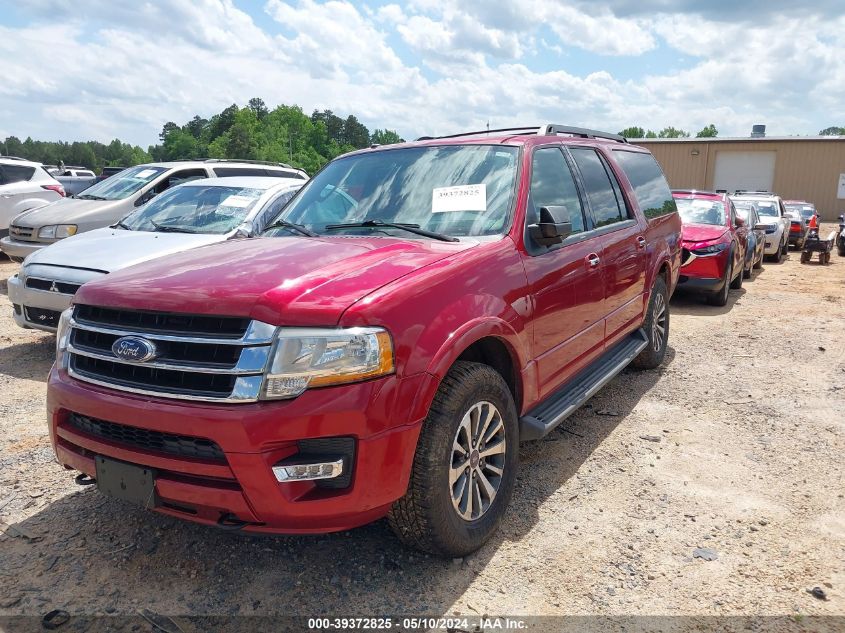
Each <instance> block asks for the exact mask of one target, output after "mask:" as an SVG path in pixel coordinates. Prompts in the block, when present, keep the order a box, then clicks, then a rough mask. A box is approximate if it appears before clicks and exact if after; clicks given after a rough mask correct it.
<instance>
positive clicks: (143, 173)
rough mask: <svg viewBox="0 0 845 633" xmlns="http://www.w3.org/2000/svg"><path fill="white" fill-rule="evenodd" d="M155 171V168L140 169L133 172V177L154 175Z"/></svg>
mask: <svg viewBox="0 0 845 633" xmlns="http://www.w3.org/2000/svg"><path fill="white" fill-rule="evenodd" d="M156 173H157V172H156V170H155V169H142V170H141V171H139V172H138V173H137V174H135V178H149V177H150V176H154V175H155V174H156Z"/></svg>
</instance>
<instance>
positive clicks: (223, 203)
mask: <svg viewBox="0 0 845 633" xmlns="http://www.w3.org/2000/svg"><path fill="white" fill-rule="evenodd" d="M265 191H266V189H252V188H248V187H235V186H227V187H221V186H215V185H182V186H180V187H173V188H172V189H168V190H167V191H165V192H164V193H162V194H161V195H160V196H157V197H155V198H153V199H152V200H151V201H150V202H149V203H147V204H145V205H144V206H143V207H141V208H139V209H138V210H136V211H134V212H133V213H130V214H129V215H128V216H126V217H125V218H124V219H123V220H122V221H121V224H120V226H122V227H124V228H128V229H130V230H132V231H177V232H184V233H211V234H223V233H228V232H229V231H232V230H234V229H235V228H237V226H238V225H239V224H241V223H242V222H243V221H244V220H245V219H246V217H247V215H248V214H249V212H250V211H251V210H252V208H253V207H254V206H255V203H256V202H258V199H259V198H260V197H261V196H262V195H263V194H264V192H265Z"/></svg>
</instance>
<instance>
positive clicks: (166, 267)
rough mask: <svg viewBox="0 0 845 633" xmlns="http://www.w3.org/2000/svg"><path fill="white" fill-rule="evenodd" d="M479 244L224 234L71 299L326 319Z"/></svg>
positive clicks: (297, 320)
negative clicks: (231, 236)
mask: <svg viewBox="0 0 845 633" xmlns="http://www.w3.org/2000/svg"><path fill="white" fill-rule="evenodd" d="M476 244H477V242H474V241H466V242H463V241H462V242H435V241H424V240H401V239H394V238H373V237H337V238H332V237H325V238H322V237H321V238H306V237H273V238H256V239H251V240H236V241H229V242H224V243H222V244H214V245H211V246H206V247H203V248H201V249H197V250H192V251H190V252H185V253H179V254H176V255H172V256H170V257H165V258H163V259H160V260H157V261H151V262H146V263H143V264H139V265H138V266H133V267H131V268H127V269H124V270H121V271H118V272H116V273H114V274H111V275H108V276H107V277H103V278H101V279H97V280H95V281H92V282H89V283H87V284H85V285H84V286H82V288H80V289H79V291H78V292H77V293H76V298H75V300H74V302H75V303H83V304H90V305H98V306H109V307H118V308H130V309H136V310H155V311H162V312H183V313H192V314H217V315H226V316H246V317H251V318H254V319H259V320H261V321H265V322H267V323H272V324H276V325H324V326H328V325H334V324H336V323H337V322H338V321H339V319H340V317H341V315H342V314H343V312H344V311H345V310H346V309H347V308H348V307H349V306H350V305H352V304H353V303H354V302H356V301H358V300H359V299H362V298H363V297H364V296H366V295H367V294H369V293H371V292H373V291H374V290H376V289H378V288H380V287H381V286H383V285H385V284H388V283H390V282H392V281H395V280H397V279H399V278H400V277H403V276H405V275H408V274H409V273H412V272H414V271H415V270H418V269H419V268H422V267H424V266H427V265H429V264H433V263H434V262H437V261H439V260H441V259H444V258H446V257H449V256H450V255H453V254H455V253H459V252H461V251H464V250H466V249H468V248H472V247H474V246H475V245H476Z"/></svg>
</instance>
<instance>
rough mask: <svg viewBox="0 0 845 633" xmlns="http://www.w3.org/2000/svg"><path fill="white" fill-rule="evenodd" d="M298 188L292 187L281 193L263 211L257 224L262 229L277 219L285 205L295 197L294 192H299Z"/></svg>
mask: <svg viewBox="0 0 845 633" xmlns="http://www.w3.org/2000/svg"><path fill="white" fill-rule="evenodd" d="M297 190H298V189H291V190H290V191H285V192H284V193H283V194H281V195H280V196H279V197H278V198H276V199H275V200H274V201H273V202H271V203H270V206H268V207H267V208H266V209H265V210H264V211H263V212H262V213H261V217H260V218H258V220H257V222H256V224H257V225H258V227H259V228H260V229H263V228H264V227H265V226H268V225H269V224H271V223H272V222H273V220H275V219H276V216H277V215H279V213H281V211H282V209H284V208H285V205H286V204H287V203H288V202H290V199H291V198H293V194H295V193H296V192H297ZM274 230H275V229H274Z"/></svg>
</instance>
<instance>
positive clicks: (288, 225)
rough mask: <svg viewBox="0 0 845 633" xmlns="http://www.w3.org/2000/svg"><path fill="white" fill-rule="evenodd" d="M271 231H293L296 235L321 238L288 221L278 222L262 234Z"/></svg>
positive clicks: (266, 227)
mask: <svg viewBox="0 0 845 633" xmlns="http://www.w3.org/2000/svg"><path fill="white" fill-rule="evenodd" d="M270 229H290V230H291V231H295V232H296V233H299V234H301V235H305V236H306V237H320V236H319V235H317V234H316V233H315V232H314V231H312V230H311V229H307V228H305V227H304V226H302V225H301V224H296V223H294V222H288V221H287V220H276V221H275V222H273V223H272V224H270V225H269V226H265V227H264V230H263V231H261V232H262V233H264V232H265V231H269V230H270Z"/></svg>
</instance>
